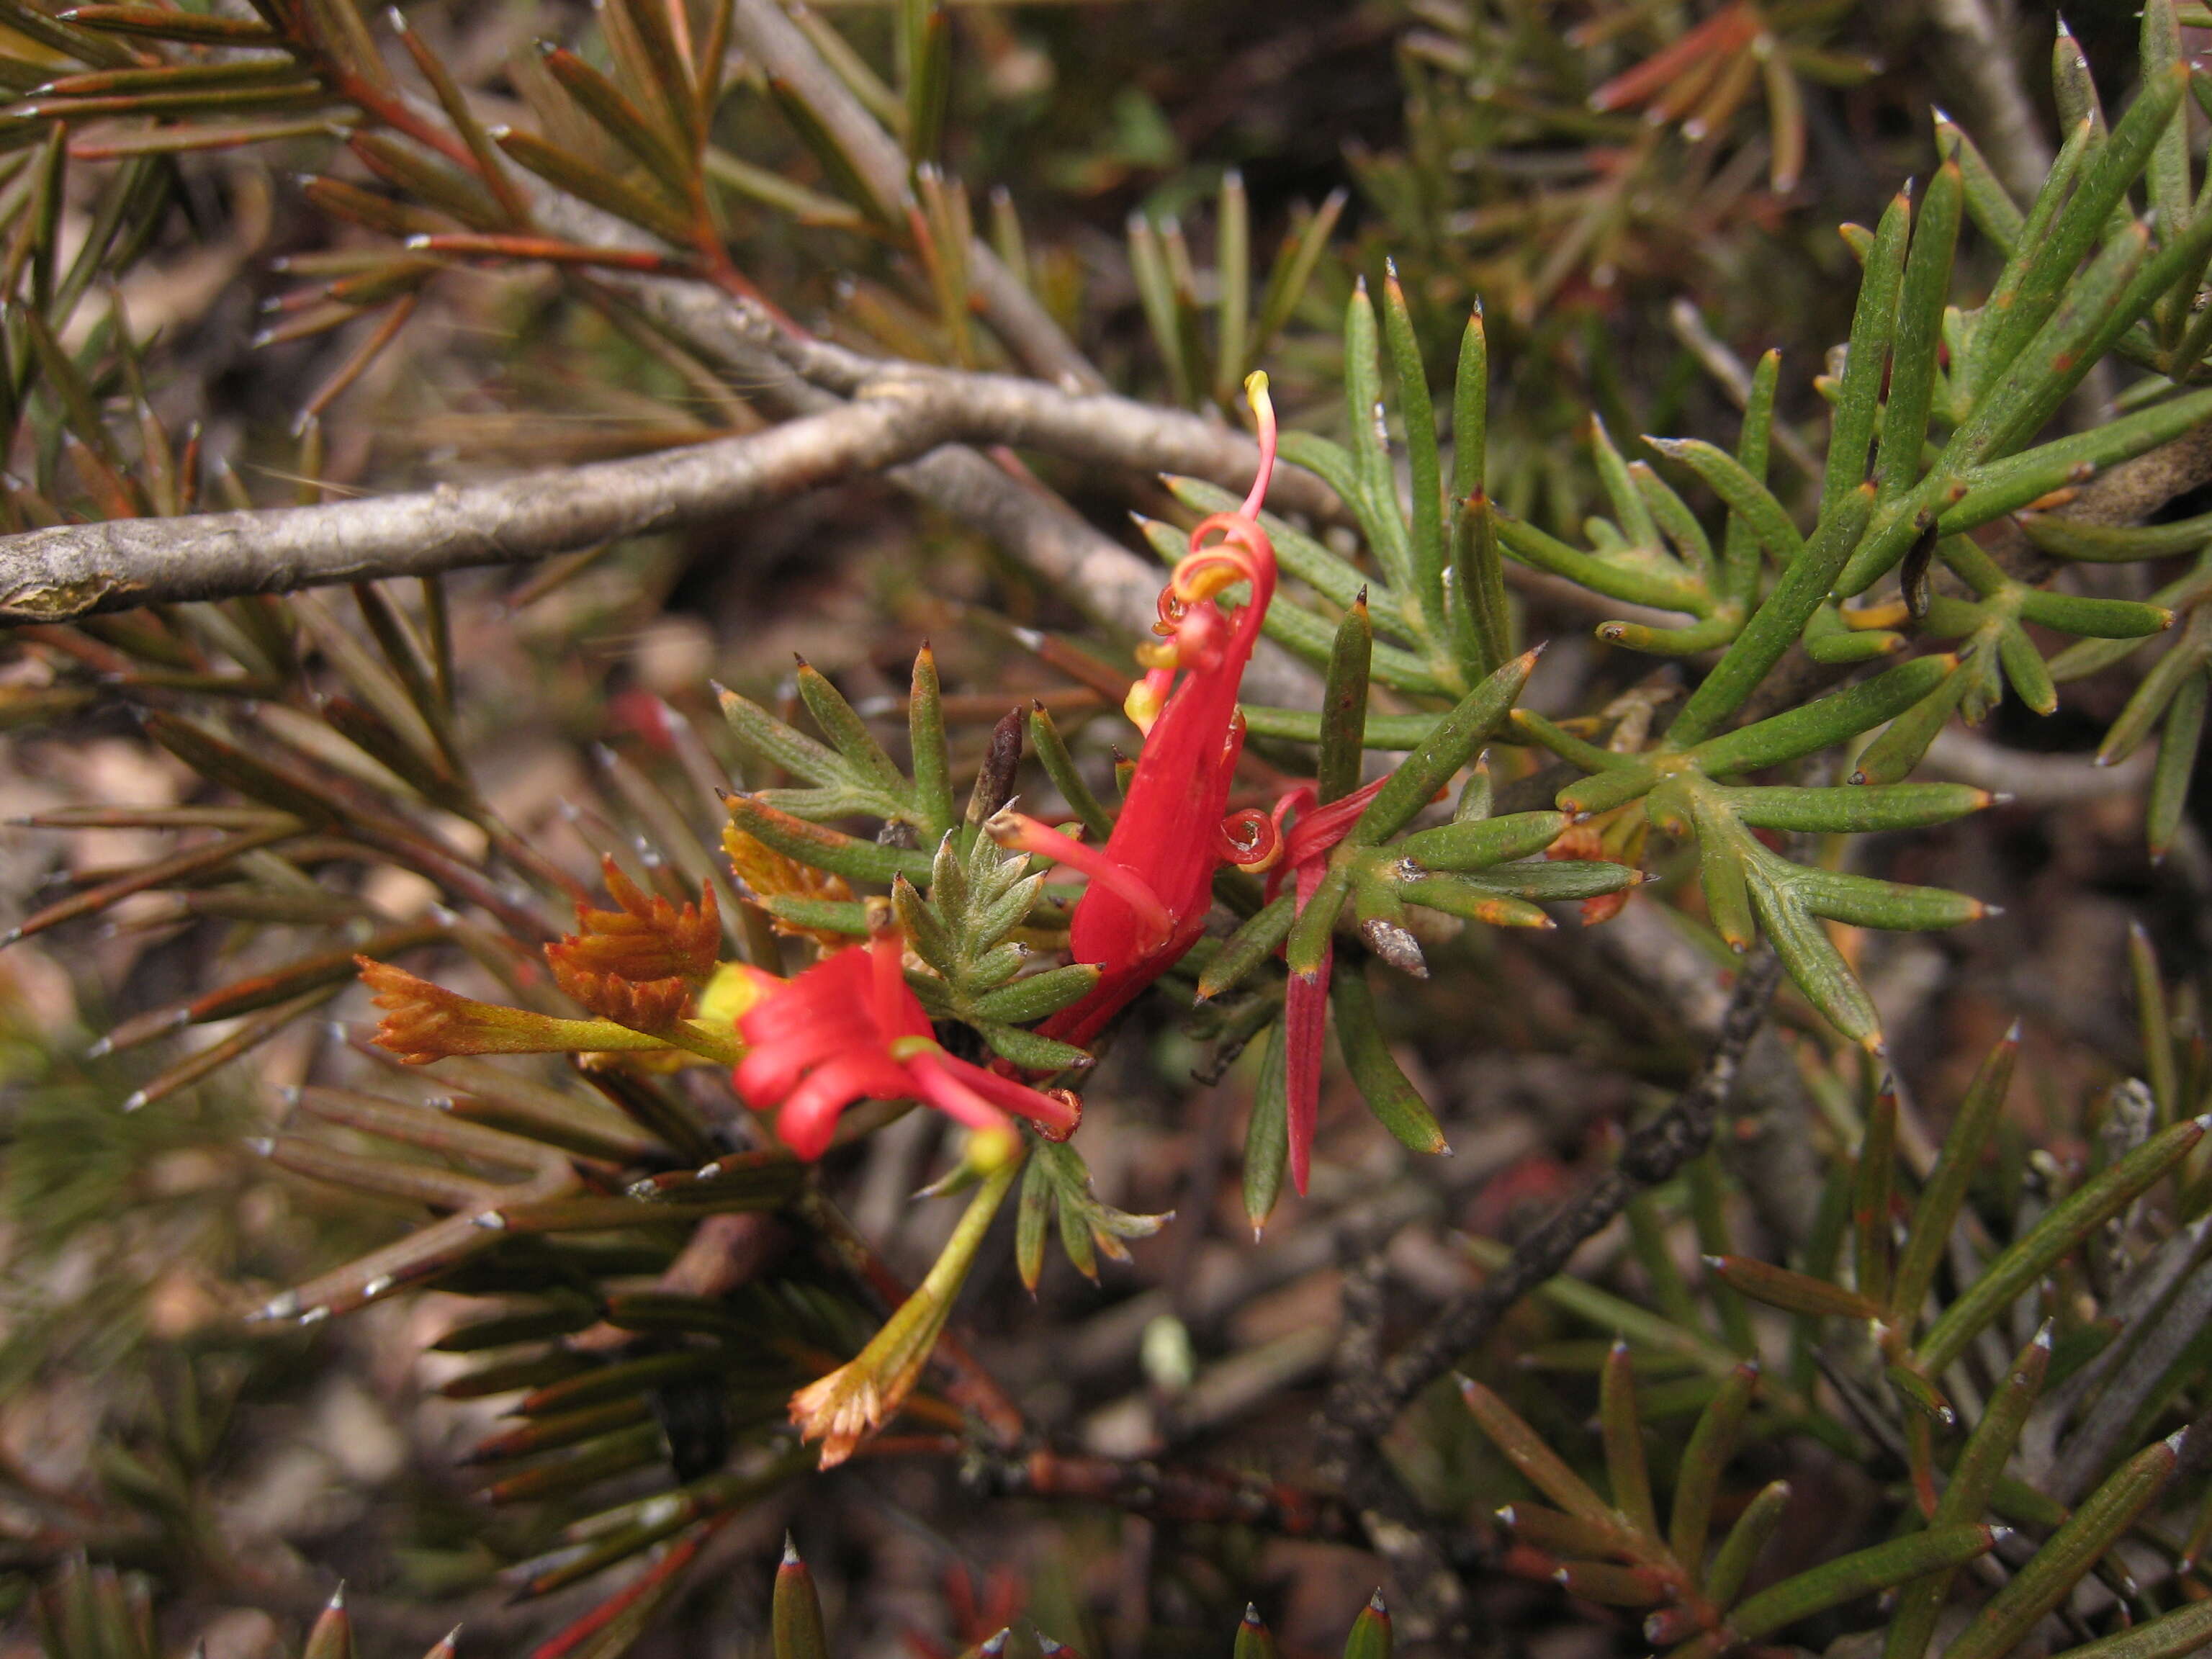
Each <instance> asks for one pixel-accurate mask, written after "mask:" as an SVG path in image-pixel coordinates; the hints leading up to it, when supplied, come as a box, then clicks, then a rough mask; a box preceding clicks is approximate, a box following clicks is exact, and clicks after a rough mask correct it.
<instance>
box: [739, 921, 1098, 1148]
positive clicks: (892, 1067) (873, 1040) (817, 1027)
mask: <svg viewBox="0 0 2212 1659" xmlns="http://www.w3.org/2000/svg"><path fill="white" fill-rule="evenodd" d="M902 954H903V947H902V944H901V941H900V939H899V936H898V935H897V934H896V933H893V932H885V933H878V935H876V937H875V938H873V939H871V940H870V941H869V942H868V943H867V944H866V945H850V946H848V947H847V948H846V949H844V950H842V951H837V952H836V954H834V955H832V956H829V957H824V958H823V960H822V961H820V962H818V963H815V965H814V966H813V967H811V968H809V969H806V970H805V972H803V973H801V974H799V975H797V976H796V977H795V978H793V979H791V980H789V981H784V980H780V979H777V978H776V977H775V976H774V975H770V974H764V973H762V972H760V971H759V970H758V969H745V970H744V971H745V972H746V973H747V975H749V976H750V979H751V980H752V981H753V984H754V988H755V992H756V999H755V1000H754V1001H753V1002H752V1004H751V1006H750V1007H748V1008H747V1009H746V1010H745V1011H744V1012H743V1013H741V1014H740V1015H738V1034H739V1035H740V1036H743V1037H744V1041H745V1047H746V1053H745V1057H744V1059H743V1060H739V1061H738V1066H737V1069H736V1070H735V1071H734V1072H733V1073H732V1080H733V1081H734V1082H735V1084H736V1085H737V1089H738V1093H739V1094H740V1095H742V1096H743V1097H744V1099H745V1100H746V1102H747V1103H750V1105H752V1106H754V1107H756V1108H758V1109H763V1110H765V1109H768V1108H769V1107H775V1109H776V1119H775V1131H776V1133H777V1135H778V1136H779V1137H780V1138H781V1139H782V1141H783V1143H784V1145H785V1146H788V1147H790V1148H791V1150H792V1151H793V1152H796V1153H797V1154H798V1155H799V1157H801V1158H819V1157H821V1156H822V1154H823V1152H827V1151H828V1150H829V1142H830V1139H831V1137H832V1136H833V1135H835V1134H836V1129H837V1116H838V1114H839V1113H841V1112H842V1111H843V1110H844V1109H845V1108H846V1107H848V1106H849V1105H851V1104H852V1103H854V1101H856V1100H908V1099H914V1100H920V1101H923V1102H925V1103H927V1104H929V1105H932V1106H934V1107H935V1108H936V1109H938V1110H939V1111H940V1112H943V1113H944V1114H945V1115H946V1116H948V1117H951V1118H952V1119H954V1120H956V1121H958V1122H961V1123H964V1124H966V1125H968V1126H969V1127H970V1128H975V1129H997V1128H1004V1127H1006V1118H1007V1115H1008V1114H1009V1113H1011V1114H1012V1115H1015V1116H1017V1117H1022V1118H1026V1119H1028V1120H1029V1121H1030V1122H1032V1123H1034V1124H1036V1126H1037V1127H1038V1128H1039V1129H1041V1130H1042V1131H1043V1132H1044V1133H1047V1134H1050V1135H1055V1136H1058V1137H1059V1138H1060V1139H1066V1136H1067V1135H1068V1134H1069V1133H1073V1130H1074V1128H1075V1126H1076V1124H1077V1122H1078V1121H1080V1119H1081V1116H1082V1111H1081V1109H1080V1108H1079V1106H1078V1105H1077V1103H1076V1102H1075V1098H1074V1097H1073V1095H1070V1094H1067V1093H1066V1092H1065V1091H1052V1092H1049V1093H1048V1092H1046V1091H1042V1090H1037V1089H1030V1088H1026V1087H1024V1085H1021V1084H1018V1083H1016V1082H1014V1081H1013V1080H1012V1079H1010V1078H1004V1077H1000V1076H998V1075H997V1074H996V1073H991V1072H987V1071H985V1070H984V1069H983V1068H982V1067H981V1066H973V1065H970V1064H969V1062H968V1061H966V1060H961V1059H958V1058H957V1057H956V1056H954V1055H951V1054H947V1053H945V1050H944V1049H943V1048H941V1047H939V1044H938V1042H937V1039H936V1038H935V1037H934V1036H933V1035H932V1034H931V1031H930V1027H929V1016H928V1015H927V1013H926V1012H923V1009H922V1006H921V1001H920V1000H919V999H917V998H916V997H915V994H914V993H913V992H912V991H911V990H910V989H908V987H907V982H906V975H905V972H904V970H903V969H902V967H901V965H900V958H901V957H902Z"/></svg>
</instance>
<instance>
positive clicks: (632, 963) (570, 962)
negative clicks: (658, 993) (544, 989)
mask: <svg viewBox="0 0 2212 1659" xmlns="http://www.w3.org/2000/svg"><path fill="white" fill-rule="evenodd" d="M600 868H601V871H602V872H603V873H604V875H605V879H606V884H607V891H608V893H609V894H610V895H611V896H612V897H613V899H614V901H615V902H616V903H617V904H618V905H620V906H621V907H622V908H620V909H618V910H595V909H593V908H592V907H591V906H589V905H587V904H578V905H577V906H576V928H577V931H576V932H574V933H571V934H569V935H568V937H567V938H566V939H562V941H561V942H560V943H559V944H557V945H547V946H546V947H545V954H546V955H547V956H548V957H551V958H552V959H553V969H554V973H555V975H556V976H558V975H560V973H561V971H562V968H563V966H564V965H565V966H566V967H567V968H568V969H569V970H570V971H571V972H574V973H581V974H593V975H611V976H612V977H613V978H616V979H619V980H638V981H654V980H665V979H677V980H684V981H690V982H691V983H693V984H695V985H696V984H703V983H705V981H706V980H707V977H708V975H710V974H712V973H713V972H714V961H715V958H716V957H718V956H719V955H720V952H721V945H722V919H721V916H720V914H719V912H718V911H717V909H716V907H715V903H714V889H713V888H711V887H709V888H708V889H706V890H704V891H703V892H702V893H701V894H700V896H699V902H697V903H696V904H686V905H684V907H683V908H681V909H678V908H677V907H676V906H675V905H673V904H671V903H670V902H668V901H667V900H666V899H665V898H663V897H661V896H659V894H658V893H648V892H647V891H646V890H644V889H643V888H641V887H640V886H639V885H638V884H636V883H635V882H634V881H632V880H631V879H630V878H629V877H628V876H626V875H624V874H623V869H622V866H620V865H618V864H617V863H616V862H615V861H614V860H612V859H611V858H610V859H607V860H604V861H603V862H602V864H601V866H600ZM562 989H563V990H568V981H566V980H563V981H562ZM569 994H570V995H571V996H574V995H575V993H574V991H569ZM576 1000H578V1001H580V1002H584V1003H585V1006H586V1007H590V1006H592V1004H591V1003H590V1002H588V1001H586V1000H585V999H584V998H582V997H577V999H576ZM608 1018H617V1016H615V1015H613V1014H611V1013H610V1014H609V1015H608Z"/></svg>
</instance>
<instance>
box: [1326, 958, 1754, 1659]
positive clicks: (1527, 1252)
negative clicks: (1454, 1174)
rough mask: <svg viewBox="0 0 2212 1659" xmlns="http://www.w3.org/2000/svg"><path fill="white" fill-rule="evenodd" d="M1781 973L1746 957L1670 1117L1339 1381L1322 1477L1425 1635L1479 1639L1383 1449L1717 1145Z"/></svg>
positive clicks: (1450, 1640) (1329, 1411) (1433, 1539)
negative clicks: (1489, 1268) (1516, 1314)
mask: <svg viewBox="0 0 2212 1659" xmlns="http://www.w3.org/2000/svg"><path fill="white" fill-rule="evenodd" d="M1780 974H1781V966H1780V963H1779V962H1778V960H1777V958H1776V957H1775V955H1774V952H1773V951H1772V950H1771V948H1770V947H1767V946H1765V945H1761V946H1760V947H1759V949H1758V950H1756V951H1753V953H1752V954H1751V955H1750V956H1749V957H1747V958H1746V960H1745V962H1744V963H1743V967H1742V969H1741V971H1740V972H1739V973H1738V975H1737V976H1736V982H1735V989H1734V990H1733V991H1732V992H1731V994H1730V995H1729V1006H1728V1010H1727V1012H1726V1013H1725V1014H1724V1015H1723V1017H1722V1019H1721V1023H1720V1032H1719V1035H1718V1036H1717V1038H1716V1039H1715V1041H1714V1043H1713V1046H1712V1048H1711V1051H1710V1052H1709V1053H1708V1054H1707V1055H1706V1057H1705V1064H1704V1065H1703V1066H1701V1067H1700V1068H1699V1073H1698V1075H1697V1076H1696V1077H1695V1078H1693V1079H1692V1080H1691V1082H1690V1084H1689V1085H1688V1086H1687V1087H1686V1088H1685V1089H1684V1090H1683V1091H1682V1092H1681V1093H1680V1095H1678V1096H1677V1097H1675V1099H1674V1103H1672V1104H1671V1105H1669V1106H1668V1109H1666V1110H1665V1111H1664V1112H1662V1113H1661V1114H1660V1115H1659V1116H1658V1117H1656V1119H1654V1120H1653V1121H1651V1122H1650V1123H1648V1124H1646V1125H1644V1127H1642V1128H1640V1129H1638V1130H1637V1131H1636V1132H1635V1133H1633V1134H1632V1135H1630V1136H1629V1137H1628V1140H1627V1144H1626V1146H1624V1147H1623V1148H1622V1150H1621V1155H1620V1160H1619V1162H1618V1163H1617V1164H1614V1166H1613V1168H1612V1169H1611V1170H1607V1172H1606V1173H1605V1174H1604V1175H1603V1176H1600V1177H1599V1178H1598V1180H1597V1181H1596V1182H1595V1183H1593V1184H1592V1186H1591V1187H1590V1188H1589V1190H1588V1191H1586V1192H1585V1193H1583V1194H1582V1195H1581V1196H1580V1197H1579V1198H1577V1199H1575V1200H1572V1201H1571V1202H1570V1203H1568V1204H1565V1205H1564V1206H1561V1207H1560V1208H1559V1209H1558V1210H1556V1211H1554V1212H1553V1213H1552V1214H1551V1216H1549V1217H1548V1218H1547V1219H1546V1220H1545V1221H1544V1222H1543V1223H1542V1224H1541V1225H1539V1226H1538V1227H1537V1228H1536V1229H1535V1230H1534V1231H1533V1232H1531V1233H1530V1234H1529V1235H1528V1237H1525V1238H1523V1239H1522V1241H1521V1243H1520V1244H1519V1245H1518V1246H1517V1247H1516V1249H1515V1250H1514V1252H1513V1256H1512V1260H1511V1261H1509V1262H1507V1264H1506V1265H1505V1266H1504V1267H1502V1268H1500V1269H1499V1270H1498V1272H1496V1273H1492V1275H1491V1276H1490V1277H1489V1278H1488V1279H1486V1280H1485V1281H1484V1282H1483V1284H1482V1285H1481V1286H1480V1288H1479V1289H1477V1290H1474V1291H1470V1292H1469V1293H1468V1294H1467V1295H1466V1296H1463V1297H1461V1298H1460V1299H1459V1300H1458V1301H1457V1302H1455V1303H1454V1304H1451V1305H1450V1306H1449V1307H1447V1308H1445V1309H1444V1310H1443V1311H1442V1312H1441V1313H1439V1314H1438V1315H1437V1316H1436V1317H1435V1318H1434V1319H1432V1320H1431V1321H1430V1322H1429V1324H1428V1327H1427V1328H1426V1329H1425V1330H1424V1331H1423V1332H1422V1334H1421V1335H1420V1336H1419V1338H1417V1339H1416V1340H1414V1341H1413V1342H1412V1343H1411V1344H1409V1345H1408V1346H1407V1347H1405V1348H1403V1349H1401V1351H1400V1352H1398V1353H1397V1354H1396V1355H1395V1357H1394V1358H1391V1359H1390V1360H1389V1361H1388V1362H1387V1363H1385V1364H1381V1365H1378V1366H1374V1367H1370V1368H1368V1369H1366V1370H1360V1371H1352V1372H1346V1373H1345V1374H1343V1375H1340V1376H1339V1378H1338V1380H1337V1383H1336V1385H1335V1386H1334V1388H1332V1389H1330V1391H1329V1395H1328V1401H1327V1402H1326V1404H1325V1405H1324V1407H1323V1408H1322V1460H1321V1461H1322V1474H1323V1478H1324V1479H1325V1480H1331V1481H1333V1483H1334V1484H1335V1485H1337V1486H1339V1487H1340V1489H1341V1490H1343V1491H1344V1492H1346V1495H1347V1496H1348V1497H1349V1498H1351V1499H1352V1503H1353V1504H1354V1505H1355V1507H1357V1508H1358V1510H1359V1511H1360V1519H1361V1522H1362V1525H1363V1526H1364V1528H1365V1529H1366V1531H1367V1534H1368V1539H1369V1541H1370V1544H1372V1545H1373V1546H1374V1547H1375V1548H1376V1551H1377V1553H1380V1554H1382V1555H1383V1557H1384V1559H1387V1560H1388V1561H1389V1562H1390V1564H1391V1565H1392V1567H1393V1569H1394V1570H1395V1571H1396V1572H1397V1573H1398V1575H1399V1577H1400V1579H1401V1587H1402V1588H1403V1589H1404V1590H1405V1591H1406V1592H1407V1594H1408V1595H1409V1596H1410V1597H1415V1598H1419V1600H1420V1601H1422V1602H1423V1603H1424V1605H1421V1606H1418V1607H1407V1608H1405V1609H1404V1613H1405V1614H1406V1615H1407V1617H1408V1618H1409V1619H1410V1620H1413V1621H1417V1622H1418V1624H1419V1627H1420V1630H1421V1633H1422V1634H1424V1635H1425V1636H1431V1637H1434V1638H1441V1639H1442V1640H1443V1641H1444V1642H1445V1643H1447V1644H1458V1645H1459V1646H1461V1647H1462V1649H1463V1648H1464V1645H1465V1644H1467V1643H1468V1642H1469V1641H1470V1640H1472V1638H1473V1632H1472V1631H1471V1629H1470V1628H1469V1626H1468V1602H1467V1596H1466V1592H1465V1589H1464V1588H1463V1587H1462V1585H1460V1584H1459V1583H1458V1581H1457V1576H1456V1574H1455V1573H1454V1572H1453V1571H1451V1570H1450V1563H1449V1558H1448V1557H1447V1556H1446V1554H1445V1553H1444V1551H1443V1547H1442V1545H1441V1543H1440V1541H1438V1539H1437V1536H1436V1534H1435V1533H1434V1531H1433V1529H1432V1528H1431V1527H1429V1526H1428V1525H1427V1524H1426V1523H1425V1522H1424V1520H1423V1519H1422V1518H1421V1517H1420V1516H1419V1512H1418V1510H1415V1509H1413V1506H1412V1504H1411V1499H1410V1497H1409V1495H1408V1494H1407V1493H1406V1492H1405V1491H1404V1488H1403V1486H1402V1485H1401V1483H1400V1482H1399V1481H1398V1480H1397V1479H1396V1477H1395V1474H1392V1473H1391V1472H1390V1470H1389V1466H1388V1464H1387V1463H1386V1462H1384V1460H1383V1455H1382V1454H1381V1451H1380V1449H1379V1442H1380V1441H1381V1439H1382V1437H1383V1436H1384V1435H1385V1434H1387V1433H1388V1432H1389V1429H1390V1426H1391V1425H1392V1424H1393V1423H1395V1421H1396V1420H1397V1419H1398V1416H1399V1413H1401V1412H1402V1411H1404V1410H1405V1408H1406V1407H1407V1405H1408V1404H1410V1403H1411V1402H1412V1401H1413V1397H1414V1396H1415V1395H1418V1394H1419V1393H1420V1392H1421V1390H1422V1389H1425V1388H1427V1387H1428V1386H1429V1384H1430V1383H1433V1382H1435V1381H1436V1380H1437V1378H1438V1377H1440V1376H1443V1374H1444V1373H1445V1372H1446V1371H1448V1370H1450V1369H1451V1368H1452V1366H1453V1365H1454V1364H1456V1363H1457V1362H1458V1360H1459V1358H1460V1357H1461V1356H1462V1354H1465V1353H1466V1352H1468V1351H1469V1350H1470V1349H1473V1348H1475V1347H1478V1346H1480V1345H1481V1343H1482V1342H1483V1341H1484V1340H1486V1338H1487V1337H1488V1336H1489V1335H1490V1334H1491V1333H1492V1331H1493V1330H1495V1329H1496V1328H1497V1327H1498V1321H1499V1320H1501V1319H1502V1318H1504V1316H1505V1315H1506V1313H1507V1312H1508V1311H1510V1310H1511V1309H1512V1307H1513V1306H1514V1304H1516V1303H1517V1302H1519V1301H1520V1300H1521V1298H1522V1297H1525V1296H1527V1295H1528V1294H1529V1293H1530V1292H1531V1291H1534V1290H1535V1289H1536V1288H1537V1287H1538V1286H1539V1285H1542V1284H1543V1283H1544V1282H1545V1281H1546V1280H1547V1279H1552V1278H1554V1277H1556V1276H1557V1275H1558V1274H1559V1273H1561V1272H1563V1271H1564V1270H1565V1267H1566V1265H1567V1262H1568V1261H1569V1259H1570V1258H1571V1257H1572V1256H1573V1255H1574V1253H1575V1251H1576V1250H1577V1249H1578V1248H1579V1247H1580V1246H1581V1245H1582V1244H1583V1242H1584V1241H1585V1240H1587V1239H1589V1238H1590V1237H1593V1236H1595V1234H1596V1233H1598V1232H1599V1231H1601V1230H1602V1229H1603V1228H1604V1227H1606V1226H1607V1225H1608V1224H1609V1223H1611V1222H1612V1221H1613V1218H1615V1217H1616V1216H1618V1215H1620V1212H1621V1211H1622V1210H1623V1208H1625V1207H1626V1205H1627V1203H1628V1201H1629V1200H1630V1199H1632V1198H1633V1197H1634V1196H1635V1195H1636V1194H1638V1193H1639V1192H1642V1191H1644V1189H1645V1188H1649V1187H1651V1186H1653V1185H1655V1184H1656V1183H1657V1182H1662V1181H1665V1180H1667V1179H1668V1177H1669V1176H1673V1175H1674V1174H1675V1173H1676V1172H1677V1171H1679V1170H1680V1169H1681V1168H1682V1167H1683V1166H1684V1165H1685V1164H1687V1163H1689V1162H1690V1160H1691V1159H1692V1158H1696V1157H1698V1156H1699V1154H1700V1153H1702V1152H1704V1151H1705V1148H1706V1147H1707V1146H1710V1145H1711V1141H1712V1136H1713V1126H1714V1123H1715V1121H1717V1118H1718V1116H1719V1114H1720V1110H1721V1108H1722V1106H1723V1104H1724V1103H1726V1102H1727V1100H1728V1098H1729V1094H1730V1092H1731V1091H1732V1090H1733V1089H1734V1086H1735V1079H1736V1075H1737V1073H1738V1072H1739V1070H1740V1069H1741V1066H1742V1063H1743V1056H1744V1053H1745V1050H1746V1049H1747V1048H1749V1047H1750V1045H1751V1041H1752V1039H1753V1036H1756V1035H1757V1034H1758V1032H1759V1029H1760V1027H1761V1026H1762V1024H1764V1023H1765V1018H1766V1009H1767V1004H1768V1002H1769V1001H1770V1000H1771V998H1772V996H1773V994H1774V987H1775V986H1776V984H1777V982H1778V980H1779V977H1780Z"/></svg>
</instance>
